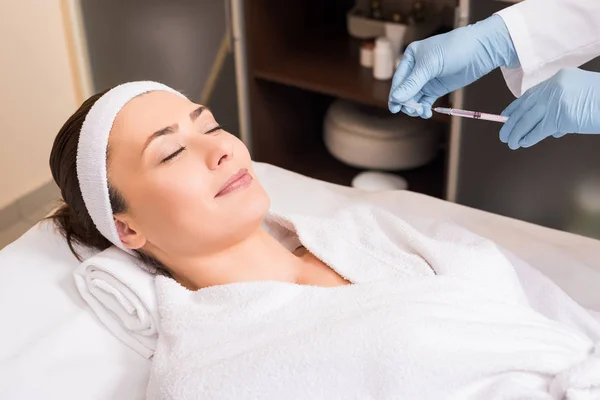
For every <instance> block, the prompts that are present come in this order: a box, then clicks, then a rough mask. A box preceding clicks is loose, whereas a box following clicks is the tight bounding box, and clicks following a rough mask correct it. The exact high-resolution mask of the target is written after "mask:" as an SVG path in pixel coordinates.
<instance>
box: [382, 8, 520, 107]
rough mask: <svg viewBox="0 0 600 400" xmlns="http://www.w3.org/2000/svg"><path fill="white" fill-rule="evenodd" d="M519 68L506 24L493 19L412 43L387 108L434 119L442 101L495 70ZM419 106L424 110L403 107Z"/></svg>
mask: <svg viewBox="0 0 600 400" xmlns="http://www.w3.org/2000/svg"><path fill="white" fill-rule="evenodd" d="M500 66H507V67H509V68H515V67H518V66H519V59H518V56H517V53H516V51H515V48H514V44H513V42H512V39H511V38H510V34H509V32H508V28H507V27H506V25H505V24H504V20H502V18H501V17H500V16H498V15H493V16H491V17H489V18H487V19H485V20H483V21H481V22H478V23H476V24H474V25H469V26H465V27H462V28H458V29H455V30H453V31H451V32H448V33H445V34H443V35H437V36H433V37H430V38H428V39H425V40H421V41H418V42H413V43H411V44H410V45H409V46H408V48H407V49H406V51H405V52H404V57H403V58H402V61H401V62H400V65H399V66H398V69H396V72H395V73H394V79H393V80H392V89H391V90H390V96H389V103H388V107H389V109H390V111H391V112H393V113H397V112H398V111H400V110H402V111H403V112H405V113H406V114H408V115H410V116H417V115H419V116H422V117H424V118H430V117H431V106H432V104H433V103H434V102H435V101H436V100H437V99H438V98H439V97H441V96H443V95H445V94H448V93H450V92H453V91H455V90H457V89H460V88H462V87H464V86H467V85H469V84H470V83H473V82H475V81H476V80H477V79H479V78H481V77H482V76H484V75H486V74H488V73H489V72H490V71H492V70H494V69H496V68H498V67H500ZM404 102H417V103H420V104H421V105H422V107H421V109H420V110H415V109H413V108H408V107H405V106H402V105H401V103H404Z"/></svg>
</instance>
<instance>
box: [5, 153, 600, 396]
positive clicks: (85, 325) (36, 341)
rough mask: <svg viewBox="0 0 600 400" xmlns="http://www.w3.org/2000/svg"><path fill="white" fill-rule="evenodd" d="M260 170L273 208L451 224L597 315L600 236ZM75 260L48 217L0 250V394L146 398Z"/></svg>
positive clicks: (137, 370)
mask: <svg viewBox="0 0 600 400" xmlns="http://www.w3.org/2000/svg"><path fill="white" fill-rule="evenodd" d="M255 169H256V172H257V174H258V175H259V178H260V180H261V182H262V184H263V185H264V186H265V188H266V189H267V191H268V192H269V194H270V196H271V199H272V208H273V209H275V210H277V211H280V212H289V211H295V210H297V211H302V210H311V212H314V213H319V212H321V211H323V210H327V209H330V208H332V207H335V208H337V207H339V206H340V204H342V203H347V202H356V201H369V202H373V203H380V204H386V205H388V206H389V205H393V206H394V207H398V209H402V210H403V212H410V213H414V214H418V215H424V216H429V217H434V218H440V219H444V220H451V221H454V222H456V223H458V224H460V225H462V226H465V227H467V228H469V229H471V230H473V231H475V232H477V233H479V234H481V235H483V236H486V237H488V238H490V239H492V240H494V241H495V242H497V243H499V244H500V245H501V246H503V247H505V248H506V249H508V250H510V251H512V252H514V253H515V254H517V255H518V256H520V257H521V258H523V259H524V260H526V261H528V262H529V263H530V264H532V265H533V266H535V267H537V268H539V269H540V270H542V271H543V272H544V273H546V274H547V275H548V276H549V277H550V278H551V279H553V280H554V281H555V282H556V283H557V284H558V285H560V286H561V287H562V288H563V289H564V290H565V291H567V292H568V293H569V294H570V295H571V296H572V297H573V298H575V299H576V300H577V301H578V302H580V303H581V304H582V305H584V306H585V307H587V308H589V309H591V310H595V311H597V312H600V295H597V294H596V293H598V292H600V291H599V290H598V288H600V241H596V240H592V239H587V238H583V237H580V236H576V235H572V234H567V233H563V232H559V231H554V230H551V229H547V228H543V227H539V226H536V225H532V224H527V223H524V222H521V221H516V220H513V219H510V218H505V217H501V216H498V215H494V214H490V213H485V212H482V211H479V210H474V209H470V208H467V207H463V206H459V205H456V204H452V203H448V202H444V201H441V200H437V199H434V198H430V197H427V196H423V195H419V194H415V193H412V192H393V193H391V192H390V193H383V194H382V193H380V194H373V193H364V192H359V191H356V190H354V189H350V188H346V187H342V186H336V185H331V184H328V183H324V182H320V181H317V180H314V179H310V178H306V177H303V176H300V175H298V174H294V173H291V172H289V171H285V170H282V169H280V168H277V167H273V166H270V165H266V164H259V163H257V164H255ZM86 254H87V255H88V256H89V255H91V253H90V252H87V253H86ZM77 265H78V262H77V260H76V259H75V258H74V257H73V256H72V255H71V253H70V252H69V249H68V247H67V245H66V243H65V242H64V240H63V239H62V238H61V237H60V236H59V235H58V234H57V232H56V231H55V230H54V229H53V227H52V226H51V225H50V224H48V223H42V224H38V225H37V226H36V227H34V228H32V229H31V230H30V231H29V232H27V233H26V234H25V235H24V236H23V237H21V238H20V239H18V240H17V241H16V242H14V243H12V244H11V245H9V246H8V247H6V248H5V249H3V250H2V251H0V273H1V276H2V278H1V279H0V323H1V324H2V329H0V398H1V399H11V400H12V399H38V398H44V399H81V398H85V399H106V398H110V399H136V398H139V399H141V398H144V395H145V387H146V380H147V377H148V370H149V365H150V362H149V361H148V360H145V359H143V358H142V357H140V356H139V355H138V354H137V353H135V352H133V351H132V350H130V349H129V348H128V347H126V346H125V345H123V344H122V343H121V342H120V341H119V340H117V339H116V338H114V337H113V336H112V335H111V334H110V333H109V332H108V331H107V330H106V329H105V328H104V327H103V325H101V324H100V322H99V321H98V320H97V319H96V318H95V317H94V316H93V314H92V313H91V310H90V309H89V308H88V307H87V306H86V304H85V303H84V302H83V301H82V299H81V298H80V296H79V294H78V292H77V289H76V287H75V284H74V281H73V277H72V272H73V270H74V268H75V267H76V266H77Z"/></svg>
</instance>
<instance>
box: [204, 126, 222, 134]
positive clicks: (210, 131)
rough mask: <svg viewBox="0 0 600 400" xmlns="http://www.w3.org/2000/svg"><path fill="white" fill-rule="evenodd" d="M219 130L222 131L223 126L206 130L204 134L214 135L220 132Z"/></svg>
mask: <svg viewBox="0 0 600 400" xmlns="http://www.w3.org/2000/svg"><path fill="white" fill-rule="evenodd" d="M220 130H223V126H222V125H219V126H215V127H214V128H212V129H210V130H208V131H207V132H206V134H209V133H215V132H217V131H220Z"/></svg>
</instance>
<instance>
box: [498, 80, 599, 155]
mask: <svg viewBox="0 0 600 400" xmlns="http://www.w3.org/2000/svg"><path fill="white" fill-rule="evenodd" d="M502 115H504V116H507V117H508V121H507V122H506V123H505V124H504V126H503V127H502V129H500V140H501V141H502V142H504V143H508V147H510V148H511V149H513V150H515V149H518V148H519V147H531V146H533V145H534V144H536V143H538V142H540V141H541V140H543V139H545V138H547V137H549V136H553V137H556V138H558V137H561V136H564V135H566V134H567V133H600V74H599V73H597V72H590V71H584V70H581V69H578V68H566V69H563V70H561V71H559V72H558V73H557V74H556V75H554V76H553V77H552V78H550V79H548V80H546V81H544V82H542V83H540V84H538V85H537V86H535V87H533V88H531V89H529V90H528V91H527V92H525V94H523V96H521V97H520V98H518V99H517V100H515V101H513V102H512V103H511V104H510V105H509V106H508V107H507V108H506V110H504V111H503V112H502Z"/></svg>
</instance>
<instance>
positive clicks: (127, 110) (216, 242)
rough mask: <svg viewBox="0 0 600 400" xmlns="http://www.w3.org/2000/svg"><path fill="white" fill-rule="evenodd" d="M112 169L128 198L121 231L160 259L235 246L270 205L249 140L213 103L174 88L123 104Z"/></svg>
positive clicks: (134, 244)
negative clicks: (220, 117)
mask: <svg viewBox="0 0 600 400" xmlns="http://www.w3.org/2000/svg"><path fill="white" fill-rule="evenodd" d="M246 171H247V173H246ZM108 176H109V180H110V182H111V185H112V186H113V187H114V188H115V189H116V190H118V191H119V192H120V193H121V194H122V196H123V198H124V199H125V202H126V203H127V211H126V212H124V213H122V214H120V215H116V216H115V219H116V220H117V228H118V229H117V230H118V231H119V235H120V236H121V239H122V240H123V242H124V243H125V245H127V246H128V247H130V248H144V249H145V250H147V251H149V252H151V253H152V254H153V255H154V256H156V257H159V259H160V258H173V257H175V258H178V257H190V256H198V255H209V254H211V253H215V252H219V251H222V250H224V249H226V248H228V247H230V246H233V245H235V244H236V243H239V242H240V241H242V240H243V239H244V238H245V237H247V236H249V235H250V234H252V233H253V232H255V231H256V229H258V228H259V226H260V223H261V221H262V220H263V218H264V217H265V215H266V213H267V211H268V209H269V198H268V196H267V195H266V193H265V191H264V190H263V188H262V187H261V185H260V183H259V182H258V180H257V179H256V176H255V175H254V171H253V170H252V164H251V159H250V155H249V153H248V149H247V148H246V146H244V144H243V143H242V142H241V141H240V140H239V139H237V138H236V137H235V136H233V135H231V134H229V133H227V132H225V131H224V130H222V129H220V127H219V125H218V123H217V122H216V121H215V118H214V116H213V115H212V113H211V112H210V110H208V109H206V108H205V107H202V106H199V105H198V104H194V103H192V102H190V101H189V100H186V99H184V98H181V97H179V96H177V95H174V94H171V93H168V92H163V91H155V92H150V93H147V94H144V95H142V96H139V97H137V98H135V99H133V100H131V101H130V102H129V103H128V104H127V105H126V106H125V107H123V109H122V110H121V111H120V112H119V114H118V116H117V118H116V120H115V123H114V125H113V128H112V130H111V133H110V137H109V157H108ZM238 178H239V179H238ZM236 179H237V180H236Z"/></svg>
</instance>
